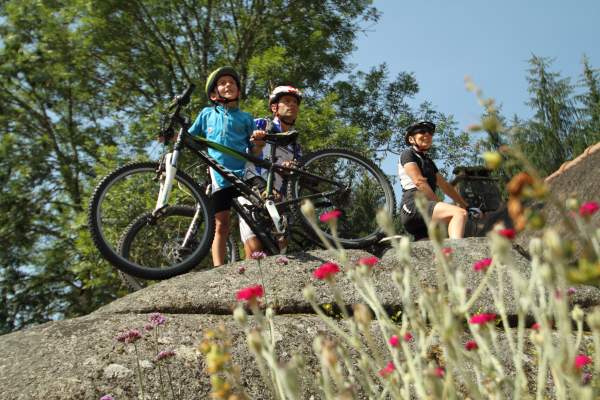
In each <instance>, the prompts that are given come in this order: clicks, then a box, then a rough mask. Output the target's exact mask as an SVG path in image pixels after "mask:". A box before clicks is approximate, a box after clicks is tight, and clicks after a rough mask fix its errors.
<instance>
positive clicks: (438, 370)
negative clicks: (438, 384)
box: [433, 367, 446, 378]
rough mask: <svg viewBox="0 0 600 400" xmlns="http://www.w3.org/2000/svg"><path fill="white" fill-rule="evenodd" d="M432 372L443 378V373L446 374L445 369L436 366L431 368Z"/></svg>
mask: <svg viewBox="0 0 600 400" xmlns="http://www.w3.org/2000/svg"><path fill="white" fill-rule="evenodd" d="M433 374H434V375H435V376H437V377H438V378H443V377H444V375H446V370H445V369H444V368H442V367H437V368H436V369H435V370H433Z"/></svg>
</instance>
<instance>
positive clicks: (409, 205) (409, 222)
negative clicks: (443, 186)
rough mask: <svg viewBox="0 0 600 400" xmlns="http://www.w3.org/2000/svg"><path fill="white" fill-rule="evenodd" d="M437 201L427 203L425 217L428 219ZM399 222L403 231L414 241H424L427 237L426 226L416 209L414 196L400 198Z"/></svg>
mask: <svg viewBox="0 0 600 400" xmlns="http://www.w3.org/2000/svg"><path fill="white" fill-rule="evenodd" d="M437 203H438V202H437V201H431V200H430V201H427V215H428V216H429V218H431V216H432V215H433V209H434V208H435V205H436V204H437ZM400 222H402V225H404V229H406V231H407V232H408V233H410V234H411V235H413V236H414V237H415V240H421V239H426V238H427V237H429V235H428V233H427V225H426V224H425V220H424V219H423V217H422V216H421V213H420V212H419V210H418V209H417V205H416V204H415V198H414V196H408V197H406V198H405V197H403V198H402V204H401V206H400Z"/></svg>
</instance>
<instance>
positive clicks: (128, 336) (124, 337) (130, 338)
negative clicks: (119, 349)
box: [116, 329, 142, 343]
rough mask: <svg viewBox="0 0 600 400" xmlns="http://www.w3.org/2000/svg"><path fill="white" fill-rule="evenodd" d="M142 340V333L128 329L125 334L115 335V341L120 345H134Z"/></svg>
mask: <svg viewBox="0 0 600 400" xmlns="http://www.w3.org/2000/svg"><path fill="white" fill-rule="evenodd" d="M141 338H142V333H141V332H140V331H139V330H138V329H130V330H128V331H125V332H121V333H119V334H118V335H117V337H116V339H117V341H119V342H122V343H134V342H136V341H137V340H139V339H141Z"/></svg>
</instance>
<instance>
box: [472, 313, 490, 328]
mask: <svg viewBox="0 0 600 400" xmlns="http://www.w3.org/2000/svg"><path fill="white" fill-rule="evenodd" d="M494 320H496V314H493V313H490V314H475V315H473V316H472V317H471V319H469V323H470V324H474V325H484V324H487V323H488V322H491V321H494Z"/></svg>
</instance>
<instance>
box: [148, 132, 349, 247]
mask: <svg viewBox="0 0 600 400" xmlns="http://www.w3.org/2000/svg"><path fill="white" fill-rule="evenodd" d="M186 128H187V126H186V124H182V128H181V129H180V130H179V135H178V136H177V140H176V142H175V145H174V149H173V152H172V153H167V154H166V155H165V157H164V159H163V161H162V162H161V167H162V166H163V165H164V171H165V180H164V182H161V187H160V190H159V195H158V200H157V203H156V207H155V209H154V211H153V214H154V215H157V214H159V213H160V211H161V210H162V209H164V208H165V207H166V206H167V205H168V199H169V195H170V192H171V189H172V185H173V179H174V177H175V174H176V172H177V161H178V160H179V156H180V154H181V151H182V150H183V148H188V149H190V150H191V151H192V152H194V154H196V156H197V157H198V158H200V159H201V160H202V162H204V163H205V164H206V165H207V166H209V167H210V168H212V169H213V170H215V171H216V172H217V173H219V174H221V175H222V176H223V177H224V178H225V179H226V180H227V181H229V182H230V183H231V184H232V185H233V186H234V187H236V188H237V189H238V191H239V192H240V193H241V195H242V196H244V197H245V198H246V199H248V200H249V201H250V203H251V204H252V205H253V206H254V207H257V208H258V209H265V210H266V211H267V213H268V214H269V217H270V218H271V220H272V222H273V225H274V227H275V230H276V233H277V234H280V235H283V234H284V233H285V231H284V227H283V226H282V218H281V215H280V212H281V211H282V210H283V209H284V208H285V207H288V206H289V205H290V204H294V203H300V202H301V201H303V200H306V199H314V198H319V197H326V196H330V195H332V194H335V193H338V192H339V191H343V190H345V189H346V188H345V187H343V185H341V184H340V183H338V182H336V181H333V180H330V179H327V178H324V177H322V176H318V175H315V174H312V173H309V172H306V171H303V170H301V169H298V168H294V167H284V166H282V165H278V164H275V163H274V162H270V161H267V160H264V159H261V158H258V157H255V156H253V155H251V154H247V153H242V152H239V151H237V150H235V149H232V148H230V147H227V146H224V145H222V144H220V143H216V142H213V141H210V140H208V139H206V138H204V137H201V136H199V137H193V136H192V135H190V134H189V133H188V132H187V129H186ZM269 143H271V144H272V146H271V159H272V160H273V161H275V160H274V156H275V151H276V148H277V146H278V145H277V143H274V142H269ZM205 147H208V148H212V149H215V150H217V151H220V152H222V153H224V154H227V155H229V156H232V157H235V158H238V159H240V160H244V161H247V162H250V163H252V164H254V165H256V166H258V167H261V168H265V169H266V170H268V174H267V186H266V193H267V196H266V198H265V199H263V198H262V197H261V196H260V194H258V193H256V192H255V191H253V190H252V188H251V187H250V186H248V185H247V184H246V183H245V182H244V181H243V180H242V179H241V178H239V177H238V176H236V175H235V174H234V173H233V172H232V171H230V170H228V169H227V168H225V167H223V166H222V165H221V164H219V162H217V161H216V160H215V159H214V158H212V157H211V156H210V155H209V154H208V153H207V152H206V151H205V150H204V148H205ZM275 174H279V175H280V176H285V175H288V174H298V175H303V176H307V177H311V178H312V179H315V180H318V181H320V182H327V183H330V184H332V185H334V187H337V188H338V189H336V190H331V191H328V192H320V193H316V194H311V195H307V196H302V197H299V198H297V199H293V200H287V201H280V202H278V203H275V201H274V195H273V181H274V177H275ZM233 207H234V209H235V211H236V212H237V213H238V214H239V216H240V217H241V218H243V219H244V221H246V223H248V225H249V226H250V228H251V229H252V231H253V232H254V233H255V234H256V235H257V237H258V238H259V240H260V241H261V242H262V243H263V245H264V246H265V247H266V249H267V250H268V251H269V252H271V253H272V254H276V253H278V252H279V247H278V244H277V242H276V241H275V240H273V239H272V238H271V236H270V235H268V234H266V232H265V229H264V228H263V227H261V226H259V225H258V224H257V223H256V221H255V220H254V219H253V218H252V216H251V215H250V214H249V213H248V211H246V210H245V207H242V206H240V205H239V204H238V203H237V202H234V205H233ZM198 215H199V212H196V214H195V216H194V218H193V220H192V223H191V224H190V228H189V229H188V232H187V234H186V236H185V240H184V243H183V244H182V245H183V246H184V247H185V245H186V244H187V241H188V240H189V238H191V236H192V234H193V229H194V227H195V224H196V220H197V217H198Z"/></svg>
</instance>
